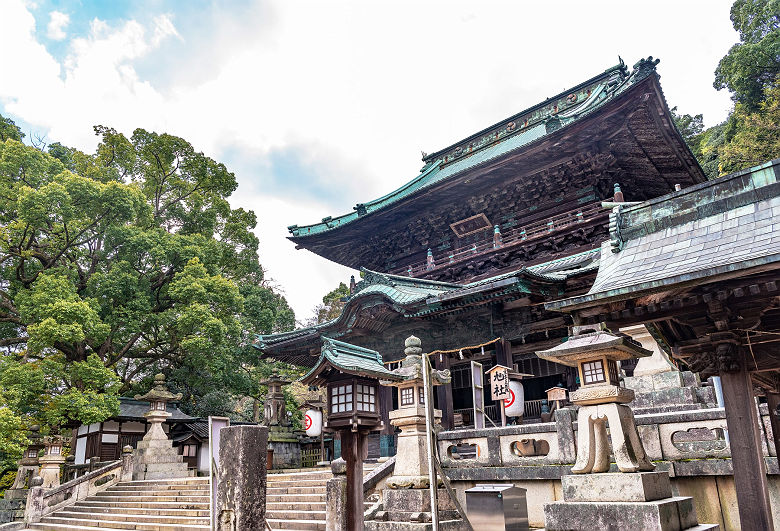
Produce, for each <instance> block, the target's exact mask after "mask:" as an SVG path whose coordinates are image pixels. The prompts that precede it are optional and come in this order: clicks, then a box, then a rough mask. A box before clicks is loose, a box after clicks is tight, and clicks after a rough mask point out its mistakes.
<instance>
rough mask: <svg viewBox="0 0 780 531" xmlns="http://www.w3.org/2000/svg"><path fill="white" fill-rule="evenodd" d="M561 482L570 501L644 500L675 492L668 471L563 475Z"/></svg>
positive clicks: (661, 497) (658, 498) (565, 495)
mask: <svg viewBox="0 0 780 531" xmlns="http://www.w3.org/2000/svg"><path fill="white" fill-rule="evenodd" d="M561 485H562V489H563V499H564V500H565V501H567V502H570V501H597V502H602V501H604V502H608V501H616V502H640V501H641V502H644V501H655V500H660V499H663V498H669V497H671V495H672V487H671V483H670V482H669V474H667V473H666V472H636V473H630V474H624V473H617V474H614V473H604V474H580V475H576V474H572V475H567V476H563V477H562V478H561Z"/></svg>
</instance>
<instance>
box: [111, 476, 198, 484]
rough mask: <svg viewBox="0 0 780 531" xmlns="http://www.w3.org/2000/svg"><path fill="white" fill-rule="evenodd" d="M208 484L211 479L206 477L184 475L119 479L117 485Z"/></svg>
mask: <svg viewBox="0 0 780 531" xmlns="http://www.w3.org/2000/svg"><path fill="white" fill-rule="evenodd" d="M183 484H186V485H190V484H192V485H201V484H205V485H210V484H211V480H210V479H209V478H207V477H200V476H194V477H186V478H169V479H136V480H132V481H121V482H119V483H117V485H183Z"/></svg>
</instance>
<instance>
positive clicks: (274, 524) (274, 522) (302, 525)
mask: <svg viewBox="0 0 780 531" xmlns="http://www.w3.org/2000/svg"><path fill="white" fill-rule="evenodd" d="M265 521H266V522H268V526H269V527H270V528H271V529H296V530H307V531H308V530H310V529H325V520H279V519H276V518H266V519H265Z"/></svg>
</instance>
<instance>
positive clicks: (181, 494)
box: [27, 478, 209, 531]
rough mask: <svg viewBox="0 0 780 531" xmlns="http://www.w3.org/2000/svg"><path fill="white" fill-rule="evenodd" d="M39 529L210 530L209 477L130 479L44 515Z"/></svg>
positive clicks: (38, 526) (35, 528) (35, 526)
mask: <svg viewBox="0 0 780 531" xmlns="http://www.w3.org/2000/svg"><path fill="white" fill-rule="evenodd" d="M27 529H31V530H39V531H76V530H84V531H95V530H96V529H106V530H118V529H138V530H145V531H196V530H201V529H209V479H208V478H179V479H155V480H143V481H126V482H122V483H118V484H117V485H115V486H113V487H109V488H108V489H106V490H104V491H102V492H98V493H97V494H96V495H94V496H90V497H89V498H86V499H85V500H82V501H78V502H76V503H75V504H74V505H71V506H68V507H65V508H63V509H60V510H59V511H55V512H54V513H52V514H50V515H48V516H44V517H43V519H42V520H41V521H40V522H39V523H37V524H31V525H30V526H29V527H28V528H27Z"/></svg>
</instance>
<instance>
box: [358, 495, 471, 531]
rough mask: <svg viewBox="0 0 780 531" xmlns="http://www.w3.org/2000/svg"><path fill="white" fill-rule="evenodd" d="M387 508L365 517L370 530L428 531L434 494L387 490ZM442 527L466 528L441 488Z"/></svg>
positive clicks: (445, 528) (440, 511) (442, 530)
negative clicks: (432, 495)
mask: <svg viewBox="0 0 780 531" xmlns="http://www.w3.org/2000/svg"><path fill="white" fill-rule="evenodd" d="M382 496H383V498H384V500H383V502H384V510H383V511H379V512H377V513H376V514H375V515H374V516H373V518H372V519H371V520H366V522H365V528H366V530H367V531H402V530H403V531H408V530H419V531H427V530H432V529H433V524H432V523H431V494H430V491H429V490H428V489H385V490H384V491H382ZM439 529H440V530H441V531H449V530H450V529H452V530H455V529H463V520H461V519H460V516H459V515H458V511H457V509H456V508H455V505H454V504H453V503H452V500H451V499H450V497H449V495H448V494H447V491H446V489H439Z"/></svg>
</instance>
